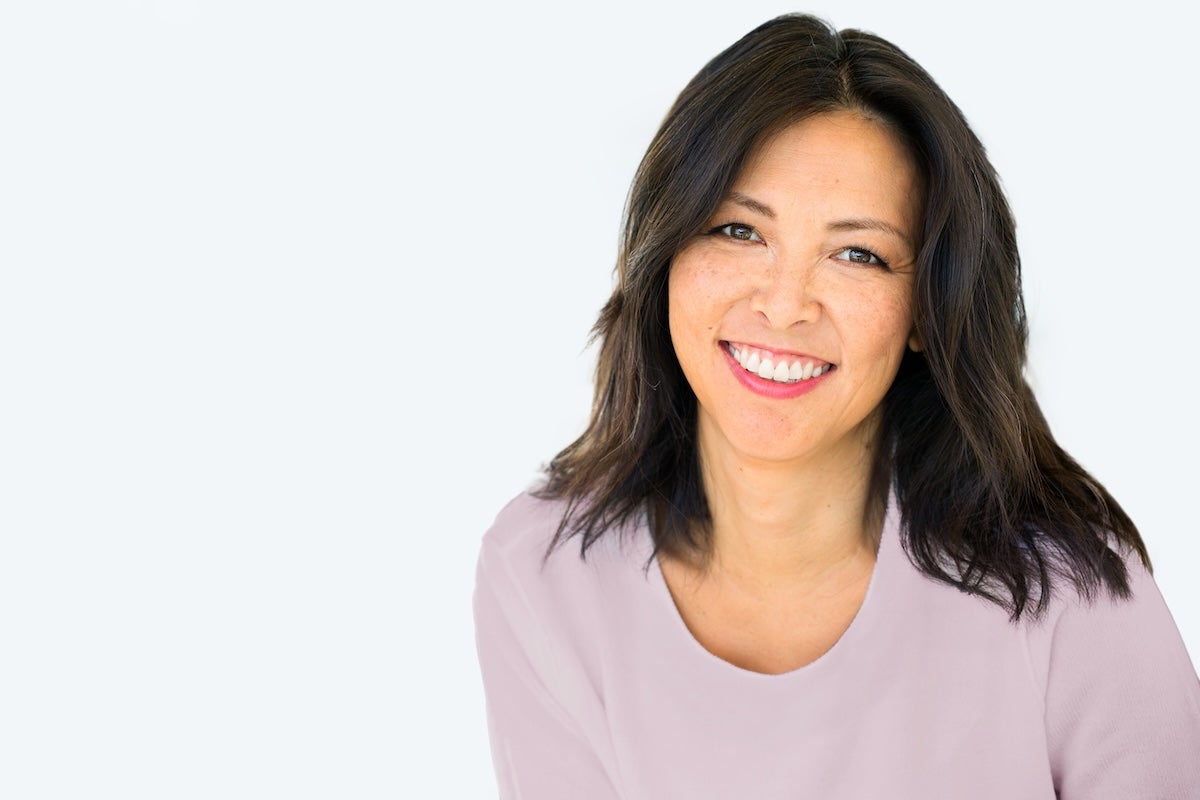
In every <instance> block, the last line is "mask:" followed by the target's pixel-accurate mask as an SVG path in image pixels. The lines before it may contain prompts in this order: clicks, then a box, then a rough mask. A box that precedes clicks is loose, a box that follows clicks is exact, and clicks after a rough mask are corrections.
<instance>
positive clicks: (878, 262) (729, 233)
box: [708, 222, 889, 269]
mask: <svg viewBox="0 0 1200 800" xmlns="http://www.w3.org/2000/svg"><path fill="white" fill-rule="evenodd" d="M734 228H744V229H746V230H747V231H749V232H750V235H751V236H756V237H758V238H757V239H751V238H742V237H740V236H734V235H733V229H734ZM708 233H709V235H710V236H716V235H720V236H724V237H725V238H727V239H732V240H734V241H735V242H753V241H760V242H761V241H762V237H761V236H759V233H758V231H756V230H755V229H754V226H753V225H747V224H746V223H744V222H727V223H725V224H724V225H718V226H717V227H715V228H713V229H712V230H710V231H709V232H708ZM851 250H853V251H855V252H858V253H866V254H867V261H866V262H863V261H851V260H850V259H846V260H847V261H849V262H850V263H851V264H861V265H863V266H865V267H881V268H883V269H889V266H888V262H886V261H884V260H883V258H881V257H880V256H878V255H877V254H876V253H874V252H873V251H871V250H869V249H867V248H866V247H860V246H858V245H851V246H850V247H844V248H842V249H841V250H839V251H838V255H841V254H842V253H848V252H850V251H851ZM871 259H874V260H875V261H874V262H873V263H872V262H871Z"/></svg>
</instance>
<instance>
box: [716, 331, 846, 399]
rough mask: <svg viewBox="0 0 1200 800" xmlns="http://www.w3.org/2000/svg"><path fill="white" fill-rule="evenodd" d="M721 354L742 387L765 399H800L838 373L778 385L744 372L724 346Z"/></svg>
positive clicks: (832, 370)
mask: <svg viewBox="0 0 1200 800" xmlns="http://www.w3.org/2000/svg"><path fill="white" fill-rule="evenodd" d="M721 352H722V353H724V354H725V360H726V361H727V362H728V363H729V369H730V370H732V371H733V376H734V377H735V378H737V379H738V380H739V381H741V383H742V385H743V386H745V387H746V388H747V389H749V390H750V391H752V392H754V393H755V394H761V395H762V396H764V397H774V398H778V399H787V398H789V397H799V396H800V395H802V394H805V393H806V392H811V391H812V390H813V389H815V388H817V386H818V385H819V384H822V383H824V382H825V379H826V378H828V377H829V376H830V375H832V374H833V373H835V372H837V369H831V370H829V371H828V372H823V373H821V374H820V375H818V376H817V377H815V378H809V379H808V380H803V381H796V382H795V383H778V382H776V381H772V380H768V379H767V378H760V377H758V376H757V375H755V374H754V373H752V372H747V371H746V370H744V369H743V368H742V365H741V364H739V363H738V362H737V359H735V358H734V357H733V354H732V353H730V352H729V348H728V347H726V346H725V345H724V344H722V345H721Z"/></svg>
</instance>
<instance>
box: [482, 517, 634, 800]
mask: <svg viewBox="0 0 1200 800" xmlns="http://www.w3.org/2000/svg"><path fill="white" fill-rule="evenodd" d="M501 559H502V557H501V554H500V553H498V552H496V551H494V550H493V549H492V545H491V542H490V541H487V540H485V542H484V545H483V547H482V549H481V551H480V555H479V561H478V565H477V568H476V576H475V593H474V598H473V604H474V616H475V642H476V648H477V650H478V655H479V666H480V670H481V672H482V674H483V688H484V695H485V699H486V702H487V718H488V732H489V736H490V739H491V746H492V762H493V765H494V767H495V770H496V781H497V784H498V786H499V789H500V798H501V800H566V798H572V799H575V798H577V799H578V800H617V798H619V795H618V793H617V791H616V790H615V789H614V788H613V785H612V782H611V781H610V780H609V777H608V775H607V773H606V772H605V770H604V768H603V766H602V765H601V763H600V762H599V760H598V759H597V758H596V756H595V755H594V753H593V752H592V751H591V749H590V747H589V746H588V744H587V742H586V740H585V738H584V736H583V734H582V732H581V731H580V729H579V727H578V726H577V725H576V724H575V722H574V720H573V719H572V718H571V716H570V714H569V713H568V712H567V711H566V710H565V709H564V707H563V704H562V703H560V702H559V700H558V699H557V698H556V697H555V696H554V695H553V693H552V692H551V691H550V690H549V689H548V688H547V683H548V681H547V680H544V679H543V676H542V675H541V674H539V673H540V672H543V671H545V670H553V669H554V666H553V664H552V663H549V661H550V659H549V654H550V653H552V652H553V650H552V647H551V646H550V645H549V643H546V642H543V641H540V640H539V636H538V625H537V620H536V619H535V618H533V617H531V616H530V615H529V611H530V609H528V608H526V607H524V605H523V603H522V602H521V593H520V591H519V587H516V586H513V585H511V582H510V580H509V579H508V572H507V570H505V568H504V564H503V562H502V560H501ZM514 617H515V618H514Z"/></svg>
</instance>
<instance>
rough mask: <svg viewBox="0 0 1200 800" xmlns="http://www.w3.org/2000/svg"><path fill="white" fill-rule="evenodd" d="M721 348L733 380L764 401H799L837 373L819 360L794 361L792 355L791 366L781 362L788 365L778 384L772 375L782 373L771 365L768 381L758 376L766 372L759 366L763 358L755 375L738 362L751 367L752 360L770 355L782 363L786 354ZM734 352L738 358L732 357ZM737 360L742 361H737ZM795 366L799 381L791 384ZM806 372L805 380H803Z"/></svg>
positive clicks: (724, 345) (734, 345)
mask: <svg viewBox="0 0 1200 800" xmlns="http://www.w3.org/2000/svg"><path fill="white" fill-rule="evenodd" d="M721 345H722V346H721V352H722V353H724V354H725V360H726V363H728V364H729V369H730V371H731V372H733V375H734V377H735V378H737V380H738V381H739V382H740V383H741V384H742V385H743V386H745V387H746V388H747V389H749V390H750V391H752V392H754V393H755V394H758V395H761V396H763V397H770V398H774V399H779V400H786V399H789V398H792V397H799V396H800V395H802V394H806V393H808V392H811V391H812V390H813V389H815V388H817V387H818V386H820V385H822V384H824V383H825V382H826V381H827V380H829V379H830V377H831V376H832V375H833V373H834V372H836V370H837V366H836V365H834V364H831V363H829V362H828V361H823V360H821V359H819V358H809V357H808V356H799V357H797V356H796V355H792V362H791V363H788V362H786V361H783V363H785V364H787V366H786V369H787V378H785V379H784V380H780V381H777V380H775V375H776V374H779V375H782V374H783V373H782V372H780V371H779V370H780V366H779V365H778V364H775V363H774V362H773V361H772V364H771V367H770V370H771V377H769V378H764V377H762V376H761V375H760V374H759V373H760V372H762V371H764V370H765V369H766V368H765V367H764V366H763V363H762V362H763V358H762V356H759V363H758V364H757V371H755V372H751V371H749V370H748V369H747V368H746V366H744V365H743V364H742V363H741V360H744V361H746V363H747V364H752V363H753V358H754V357H755V356H756V355H758V354H763V353H766V354H769V355H767V357H768V358H769V357H770V355H774V356H775V357H777V358H781V359H782V358H783V356H784V355H785V354H781V353H778V352H773V351H767V350H763V349H762V348H754V347H749V346H747V345H740V344H739V343H737V342H722V343H721ZM735 352H736V353H737V355H734V353H735ZM739 357H740V359H741V360H739ZM796 364H799V365H800V366H799V371H800V375H801V377H799V378H797V379H795V380H793V379H792V378H791V374H792V370H793V369H796V366H795V365H796ZM805 371H808V372H809V377H808V378H805V377H803V375H804V372H805Z"/></svg>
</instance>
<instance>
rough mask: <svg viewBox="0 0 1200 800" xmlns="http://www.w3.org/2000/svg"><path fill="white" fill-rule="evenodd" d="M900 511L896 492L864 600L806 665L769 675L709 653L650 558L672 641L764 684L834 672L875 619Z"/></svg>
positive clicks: (650, 548) (741, 676)
mask: <svg viewBox="0 0 1200 800" xmlns="http://www.w3.org/2000/svg"><path fill="white" fill-rule="evenodd" d="M898 529H899V512H898V510H897V508H896V500H895V495H894V493H893V492H889V493H888V501H887V511H886V512H885V514H884V521H883V530H882V532H881V533H880V537H879V549H878V550H877V551H876V553H875V565H874V566H873V567H872V568H871V578H870V581H869V582H868V583H867V591H866V593H865V594H864V595H863V601H862V603H861V605H859V608H858V611H857V613H855V615H854V618H853V619H852V620H851V621H850V625H849V626H847V628H846V630H845V631H843V632H842V635H841V636H840V637H838V640H837V641H836V642H834V643H833V645H832V646H831V647H830V648H829V649H828V650H826V651H825V652H824V653H822V654H821V655H820V656H818V657H817V658H815V659H813V660H812V661H810V662H808V663H807V664H805V665H803V666H800V667H797V668H795V669H793V670H788V671H787V672H779V673H775V674H769V673H766V672H756V671H754V670H751V669H746V668H745V667H739V666H738V665H737V664H734V663H732V662H729V661H726V660H725V659H723V658H721V657H720V656H718V655H717V654H715V653H713V652H712V651H710V650H709V649H708V648H706V647H705V646H704V645H702V644H701V643H700V641H699V640H698V639H697V638H696V637H695V636H694V635H692V632H691V630H690V629H689V628H688V626H687V623H685V622H684V621H683V615H682V614H680V612H679V607H678V606H676V605H675V598H674V597H672V596H671V589H670V587H668V586H667V580H666V578H665V577H664V576H663V572H662V565H661V564H660V563H659V560H658V555H657V554H655V555H653V556H651V557H650V560H651V561H652V562H653V564H652V565H651V572H652V574H653V576H654V578H653V580H652V581H651V582H652V584H653V591H654V592H655V594H656V595H657V601H658V603H659V605H660V606H662V607H663V611H664V612H665V613H666V615H667V617H668V620H667V623H668V627H669V628H671V630H672V634H671V636H672V638H673V639H674V640H675V641H677V642H678V641H682V643H683V646H684V647H685V648H687V649H688V650H689V651H691V652H693V653H695V654H696V655H697V657H698V658H699V659H700V660H701V661H703V662H705V663H706V664H707V665H708V667H709V668H711V669H713V670H714V671H717V672H724V673H726V674H728V675H730V676H732V677H733V678H735V679H741V680H748V681H752V682H756V683H761V684H782V683H791V682H796V681H802V680H806V679H808V678H810V677H811V676H814V675H819V674H820V673H822V672H824V671H826V670H828V669H831V668H832V667H831V666H830V665H831V664H836V663H837V662H838V661H841V660H844V659H845V658H846V657H848V654H849V652H850V651H852V650H853V649H854V646H855V642H856V641H857V640H858V639H859V638H861V637H862V636H863V635H864V634H865V632H866V630H867V629H868V628H869V627H870V626H871V621H872V620H873V619H874V618H875V616H876V606H879V605H880V601H879V600H878V599H877V598H878V595H879V594H881V593H882V591H883V589H882V588H881V587H882V585H883V584H885V583H886V573H887V572H888V571H889V570H888V567H889V565H890V563H891V561H892V560H893V558H894V551H895V550H896V549H897V548H899V546H900V545H899V542H898V541H897V538H898V536H899V531H898ZM642 533H643V536H644V539H645V542H646V543H648V547H647V553H650V552H652V551H653V549H654V542H653V539H652V537H651V535H650V529H649V527H648V526H647V525H645V524H643V525H642Z"/></svg>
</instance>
